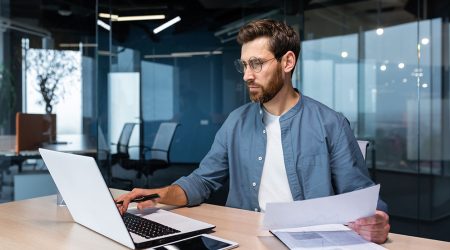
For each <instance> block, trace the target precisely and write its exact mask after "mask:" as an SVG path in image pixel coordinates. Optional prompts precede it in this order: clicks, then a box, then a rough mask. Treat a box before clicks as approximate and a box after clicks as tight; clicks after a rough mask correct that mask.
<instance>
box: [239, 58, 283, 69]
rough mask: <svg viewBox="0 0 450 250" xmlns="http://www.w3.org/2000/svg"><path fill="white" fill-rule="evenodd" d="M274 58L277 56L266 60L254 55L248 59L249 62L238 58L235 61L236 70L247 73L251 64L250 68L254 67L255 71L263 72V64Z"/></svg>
mask: <svg viewBox="0 0 450 250" xmlns="http://www.w3.org/2000/svg"><path fill="white" fill-rule="evenodd" d="M273 59H276V58H275V57H274V58H271V59H266V60H264V59H261V58H258V57H254V56H253V57H250V59H248V62H246V61H243V60H241V59H236V60H235V61H234V66H235V67H236V70H237V71H238V72H239V73H245V70H246V69H247V65H248V66H250V68H251V69H252V71H253V72H255V73H259V72H261V69H262V66H263V64H264V63H266V62H268V61H272V60H273Z"/></svg>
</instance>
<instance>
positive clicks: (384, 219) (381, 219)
mask: <svg viewBox="0 0 450 250" xmlns="http://www.w3.org/2000/svg"><path fill="white" fill-rule="evenodd" d="M355 222H356V224H358V225H374V224H380V223H381V224H387V223H388V222H389V216H388V215H387V214H386V213H385V212H383V211H376V212H375V215H373V216H370V217H365V218H360V219H358V220H356V221H355Z"/></svg>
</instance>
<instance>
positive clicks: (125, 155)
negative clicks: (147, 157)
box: [111, 123, 138, 189]
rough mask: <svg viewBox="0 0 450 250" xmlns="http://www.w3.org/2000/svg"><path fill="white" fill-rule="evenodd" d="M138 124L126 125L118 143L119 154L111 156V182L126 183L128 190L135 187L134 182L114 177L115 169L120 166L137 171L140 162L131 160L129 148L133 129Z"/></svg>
mask: <svg viewBox="0 0 450 250" xmlns="http://www.w3.org/2000/svg"><path fill="white" fill-rule="evenodd" d="M136 124H137V123H125V124H124V125H123V128H122V132H121V133H120V136H119V141H118V142H117V152H116V153H115V154H111V181H112V183H118V182H119V183H125V184H126V186H127V188H128V189H131V188H132V187H133V180H130V179H126V178H122V177H118V176H114V174H113V173H114V171H113V168H114V167H116V166H120V167H122V168H124V169H127V170H135V169H136V168H137V165H138V161H136V160H132V159H130V154H129V151H128V150H129V148H130V145H129V144H130V139H131V135H132V134H133V129H134V127H135V126H136Z"/></svg>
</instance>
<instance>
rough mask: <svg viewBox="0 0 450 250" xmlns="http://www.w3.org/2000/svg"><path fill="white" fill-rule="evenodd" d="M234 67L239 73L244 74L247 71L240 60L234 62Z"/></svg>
mask: <svg viewBox="0 0 450 250" xmlns="http://www.w3.org/2000/svg"><path fill="white" fill-rule="evenodd" d="M234 67H236V70H237V71H238V72H239V73H244V71H245V64H244V62H242V61H241V60H240V59H237V60H235V61H234Z"/></svg>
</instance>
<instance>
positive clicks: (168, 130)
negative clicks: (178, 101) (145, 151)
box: [150, 122, 179, 162]
mask: <svg viewBox="0 0 450 250" xmlns="http://www.w3.org/2000/svg"><path fill="white" fill-rule="evenodd" d="M178 125H179V124H178V123H176V122H163V123H161V124H160V125H159V128H158V131H157V132H156V136H155V140H154V141H153V146H152V148H151V150H150V154H151V159H156V160H162V161H166V162H169V151H170V146H171V144H172V140H173V136H174V134H175V130H176V129H177V127H178Z"/></svg>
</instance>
